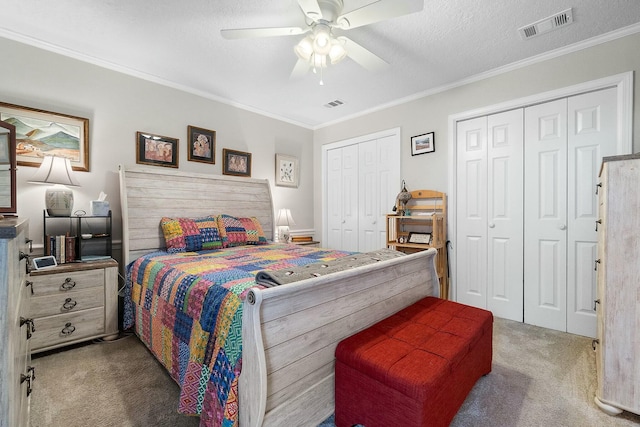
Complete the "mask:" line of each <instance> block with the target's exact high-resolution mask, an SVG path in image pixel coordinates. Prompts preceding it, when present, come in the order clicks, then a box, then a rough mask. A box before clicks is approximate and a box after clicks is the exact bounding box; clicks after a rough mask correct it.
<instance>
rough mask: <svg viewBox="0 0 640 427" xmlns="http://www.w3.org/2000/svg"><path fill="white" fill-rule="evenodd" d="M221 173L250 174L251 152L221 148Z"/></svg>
mask: <svg viewBox="0 0 640 427" xmlns="http://www.w3.org/2000/svg"><path fill="white" fill-rule="evenodd" d="M222 173H223V175H236V176H246V177H250V176H251V153H245V152H244V151H235V150H228V149H226V148H223V149H222Z"/></svg>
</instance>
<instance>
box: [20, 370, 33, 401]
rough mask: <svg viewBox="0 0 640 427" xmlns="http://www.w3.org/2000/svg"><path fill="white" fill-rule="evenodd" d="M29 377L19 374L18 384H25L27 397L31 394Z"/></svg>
mask: <svg viewBox="0 0 640 427" xmlns="http://www.w3.org/2000/svg"><path fill="white" fill-rule="evenodd" d="M31 380H32V378H31V375H25V374H20V384H22V383H23V382H25V381H26V382H27V397H28V396H29V395H30V394H31Z"/></svg>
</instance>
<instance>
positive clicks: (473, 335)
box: [335, 297, 493, 427]
mask: <svg viewBox="0 0 640 427" xmlns="http://www.w3.org/2000/svg"><path fill="white" fill-rule="evenodd" d="M492 337H493V315H492V314H491V312H490V311H486V310H482V309H479V308H475V307H469V306H466V305H463V304H459V303H456V302H452V301H445V300H441V299H438V298H434V297H427V298H424V299H422V300H420V301H418V302H416V303H415V304H413V305H411V306H409V307H407V308H405V309H404V310H402V311H400V312H398V313H396V314H394V315H392V316H390V317H388V318H387V319H385V320H383V321H381V322H378V323H376V324H375V325H373V326H371V327H369V328H367V329H365V330H363V331H361V332H359V333H357V334H355V335H353V336H351V337H349V338H346V339H345V340H343V341H342V342H340V343H339V344H338V347H337V348H336V368H335V369H336V375H335V378H336V380H335V381H336V411H335V423H336V426H337V427H351V426H353V425H355V424H362V425H364V426H366V427H378V426H379V427H392V426H402V427H410V426H448V425H449V423H450V422H451V420H452V419H453V417H454V416H455V415H456V413H457V412H458V409H460V406H461V405H462V403H463V402H464V400H465V398H466V397H467V394H468V393H469V391H470V390H471V389H472V388H473V385H474V384H475V383H476V381H477V380H478V378H480V377H481V376H483V375H486V374H488V373H489V372H491V358H492V348H491V346H492Z"/></svg>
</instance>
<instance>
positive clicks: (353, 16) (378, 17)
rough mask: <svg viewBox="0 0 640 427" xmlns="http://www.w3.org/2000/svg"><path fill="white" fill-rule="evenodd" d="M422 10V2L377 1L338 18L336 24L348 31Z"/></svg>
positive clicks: (403, 0) (419, 0)
mask: <svg viewBox="0 0 640 427" xmlns="http://www.w3.org/2000/svg"><path fill="white" fill-rule="evenodd" d="M423 8H424V0H378V1H376V2H374V3H371V4H368V5H366V6H362V7H361V8H359V9H356V10H353V11H351V12H349V13H345V14H344V15H342V16H339V17H338V19H337V20H336V23H337V24H338V26H339V27H340V28H342V29H343V30H349V29H351V28H357V27H362V26H363V25H369V24H373V23H376V22H380V21H384V20H386V19H391V18H396V17H398V16H402V15H408V14H410V13H414V12H419V11H421V10H422V9H423Z"/></svg>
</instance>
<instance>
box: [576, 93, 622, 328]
mask: <svg viewBox="0 0 640 427" xmlns="http://www.w3.org/2000/svg"><path fill="white" fill-rule="evenodd" d="M616 99H617V94H616V90H615V89H613V88H611V89H604V90H600V91H596V92H591V93H585V94H582V95H576V96H572V97H570V98H569V99H568V105H567V109H568V117H567V120H568V126H567V127H568V136H567V147H568V163H567V171H568V183H567V186H568V190H569V204H568V206H567V218H568V233H567V246H568V248H569V251H568V253H567V266H568V269H567V273H568V274H567V332H571V333H575V334H580V335H585V336H590V337H595V334H596V312H595V311H594V310H593V301H594V300H595V299H597V297H596V271H595V270H594V262H595V259H596V252H597V249H596V247H597V244H596V243H597V233H596V231H595V221H596V220H597V219H598V200H597V196H596V194H595V191H594V188H596V187H595V186H596V184H597V183H598V173H599V171H600V165H601V164H602V158H603V157H604V156H612V155H616V154H619V153H617V144H616V142H617V129H618V124H617V116H618V113H617V102H616Z"/></svg>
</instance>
